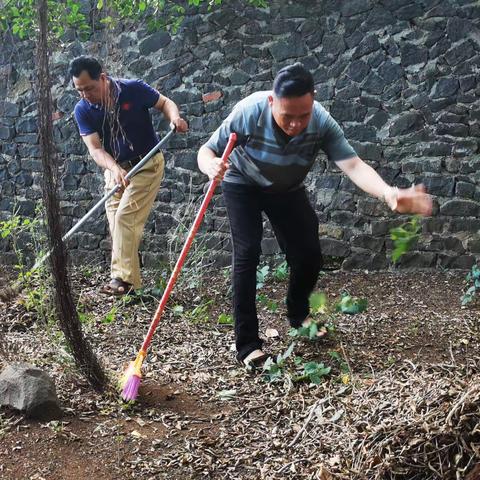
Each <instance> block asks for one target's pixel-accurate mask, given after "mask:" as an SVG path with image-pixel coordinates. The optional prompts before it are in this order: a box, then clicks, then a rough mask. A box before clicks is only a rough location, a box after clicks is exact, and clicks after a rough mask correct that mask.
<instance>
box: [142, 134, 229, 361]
mask: <svg viewBox="0 0 480 480" xmlns="http://www.w3.org/2000/svg"><path fill="white" fill-rule="evenodd" d="M236 141H237V135H236V134H235V133H231V134H230V137H229V139H228V143H227V146H226V147H225V151H224V152H223V155H222V162H223V163H225V164H226V163H227V160H228V157H229V156H230V153H231V152H232V150H233V147H234V145H235V142H236ZM217 185H218V180H217V179H214V180H212V181H211V182H210V186H209V187H208V190H207V193H206V194H205V198H204V199H203V202H202V205H201V207H200V210H199V211H198V213H197V216H196V218H195V221H194V222H193V225H192V228H191V229H190V232H189V233H188V237H187V240H186V241H185V245H184V246H183V248H182V251H181V252H180V256H179V257H178V260H177V263H176V264H175V268H174V269H173V272H172V273H171V275H170V278H169V279H168V283H167V286H166V287H165V291H164V292H163V296H162V299H161V300H160V304H159V305H158V308H157V310H156V312H155V315H154V317H153V320H152V323H151V324H150V328H149V329H148V332H147V335H146V336H145V340H144V341H143V344H142V349H141V350H142V351H143V353H144V354H146V353H147V349H148V347H149V346H150V342H151V341H152V337H153V334H154V333H155V330H156V329H157V326H158V323H159V322H160V318H161V317H162V313H163V311H164V309H165V305H166V303H167V301H168V298H169V297H170V293H171V291H172V289H173V287H174V285H175V282H176V281H177V277H178V275H179V274H180V270H181V269H182V266H183V263H184V262H185V258H186V257H187V254H188V251H189V250H190V246H191V245H192V242H193V239H194V237H195V234H196V233H197V230H198V228H199V227H200V224H201V223H202V220H203V217H204V215H205V211H206V209H207V207H208V204H209V203H210V200H211V199H212V197H213V194H214V192H215V189H216V188H217Z"/></svg>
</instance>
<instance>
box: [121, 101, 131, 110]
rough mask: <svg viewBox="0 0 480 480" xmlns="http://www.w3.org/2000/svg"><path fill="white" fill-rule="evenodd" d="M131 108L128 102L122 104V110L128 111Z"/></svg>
mask: <svg viewBox="0 0 480 480" xmlns="http://www.w3.org/2000/svg"><path fill="white" fill-rule="evenodd" d="M131 106H132V104H131V103H128V102H125V103H122V110H130V107H131Z"/></svg>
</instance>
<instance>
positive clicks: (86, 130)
mask: <svg viewBox="0 0 480 480" xmlns="http://www.w3.org/2000/svg"><path fill="white" fill-rule="evenodd" d="M73 114H74V117H75V121H76V122H77V125H78V130H79V131H80V135H81V136H82V137H85V136H87V135H91V134H92V133H96V130H95V128H94V127H93V125H92V124H91V121H90V119H89V117H88V112H87V111H86V110H85V106H84V105H82V102H78V103H77V104H76V105H75V109H74V111H73Z"/></svg>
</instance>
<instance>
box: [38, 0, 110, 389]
mask: <svg viewBox="0 0 480 480" xmlns="http://www.w3.org/2000/svg"><path fill="white" fill-rule="evenodd" d="M47 13H48V6H47V0H40V1H39V2H38V25H39V37H38V47H37V67H38V68H37V71H38V83H37V87H38V115H39V143H40V149H41V154H42V166H43V198H44V202H45V209H46V212H47V234H48V239H49V243H50V248H51V249H52V255H50V266H51V269H52V274H53V278H54V285H55V306H56V316H57V318H58V322H59V325H60V328H61V330H62V332H63V333H64V335H65V338H66V340H67V342H68V345H69V346H70V348H71V350H72V353H73V357H74V359H75V363H76V365H77V367H78V368H79V369H80V370H81V371H82V372H83V373H84V374H85V376H86V378H87V380H88V381H89V382H90V384H91V385H92V387H93V388H94V389H95V390H98V391H102V390H103V389H104V388H105V386H106V384H107V377H106V375H105V372H104V371H103V368H102V366H101V365H100V363H99V361H98V359H97V357H96V356H95V353H94V352H93V350H92V348H91V346H90V344H89V343H88V342H87V340H86V339H85V337H84V335H83V332H82V327H81V323H80V320H79V318H78V314H77V310H76V307H75V302H74V300H73V296H72V291H71V288H70V281H69V277H68V272H67V252H66V248H65V245H64V243H63V241H62V230H63V229H62V224H61V218H60V213H59V212H60V208H59V202H58V197H57V185H58V166H57V158H56V154H55V149H54V144H53V121H52V98H51V90H50V72H49V68H48V16H47Z"/></svg>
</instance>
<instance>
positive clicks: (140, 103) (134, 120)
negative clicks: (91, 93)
mask: <svg viewBox="0 0 480 480" xmlns="http://www.w3.org/2000/svg"><path fill="white" fill-rule="evenodd" d="M109 80H110V82H111V83H110V84H111V86H112V88H113V92H114V95H115V98H116V102H115V105H114V107H113V108H112V110H111V111H106V110H105V108H104V107H103V106H102V105H100V104H93V103H90V102H88V101H87V100H85V99H83V98H82V99H81V100H80V101H79V102H78V103H77V104H76V105H75V110H74V115H75V120H76V121H77V124H78V128H79V130H80V135H82V136H86V135H91V134H92V133H98V134H99V136H100V139H101V141H102V145H103V148H104V149H105V150H106V151H107V152H108V153H109V154H110V155H112V157H113V158H114V159H115V160H117V162H119V163H122V162H124V161H126V160H132V159H134V158H136V157H138V156H144V155H145V154H146V153H148V152H149V151H150V150H151V149H152V148H153V147H154V146H155V145H156V144H157V143H158V137H157V135H156V133H155V130H154V129H153V125H152V119H151V116H150V112H149V110H148V109H149V108H151V107H153V106H154V105H155V104H156V103H157V101H158V99H159V98H160V93H159V92H158V91H157V90H155V89H154V88H152V87H151V86H150V85H148V84H146V83H145V82H143V81H142V80H125V79H114V78H111V77H109Z"/></svg>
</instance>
